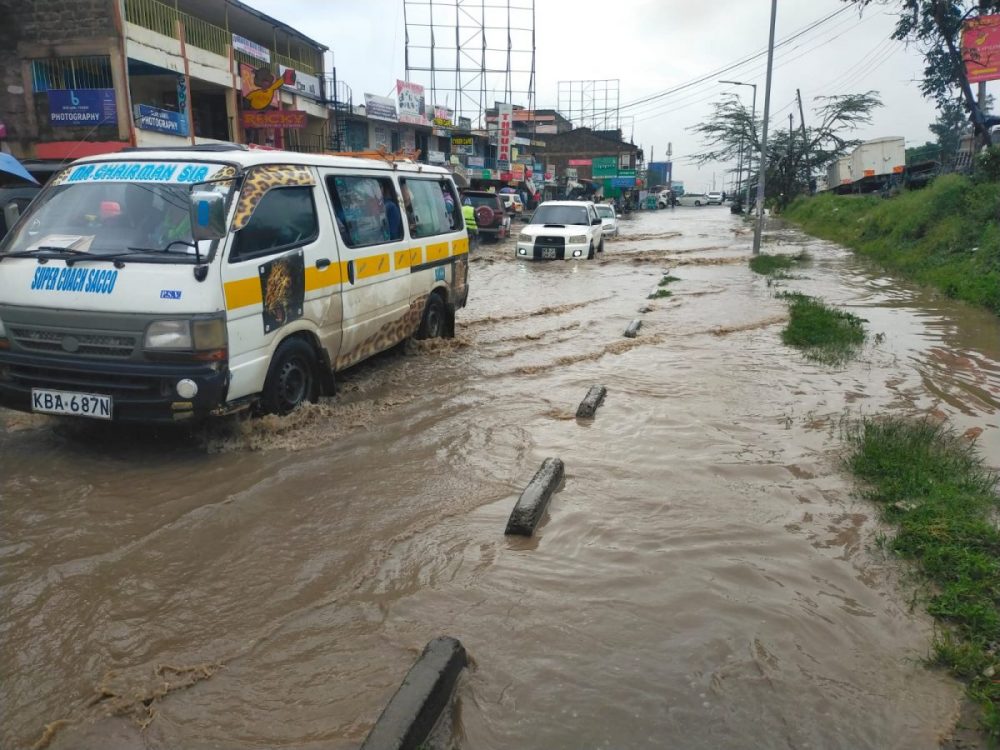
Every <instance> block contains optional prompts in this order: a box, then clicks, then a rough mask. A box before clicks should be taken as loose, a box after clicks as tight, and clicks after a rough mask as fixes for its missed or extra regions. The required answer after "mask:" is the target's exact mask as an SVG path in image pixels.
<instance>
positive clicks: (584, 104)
mask: <svg viewBox="0 0 1000 750" xmlns="http://www.w3.org/2000/svg"><path fill="white" fill-rule="evenodd" d="M619 84H620V79H618V78H610V79H606V80H603V81H559V111H560V112H561V113H562V115H563V117H565V118H566V119H567V120H569V121H570V122H572V123H573V125H574V126H575V127H578V128H590V129H591V130H618V129H619V128H621V127H622V122H621V116H620V114H619V111H620V106H621V97H620V93H619Z"/></svg>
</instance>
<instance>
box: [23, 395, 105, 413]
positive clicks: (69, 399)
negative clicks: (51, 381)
mask: <svg viewBox="0 0 1000 750" xmlns="http://www.w3.org/2000/svg"><path fill="white" fill-rule="evenodd" d="M31 410H32V411H34V412H39V413H42V414H66V415H69V416H72V417H91V418H92V419H111V396H101V395H99V394H96V393H76V392H74V391H49V390H43V389H41V388H32V389H31Z"/></svg>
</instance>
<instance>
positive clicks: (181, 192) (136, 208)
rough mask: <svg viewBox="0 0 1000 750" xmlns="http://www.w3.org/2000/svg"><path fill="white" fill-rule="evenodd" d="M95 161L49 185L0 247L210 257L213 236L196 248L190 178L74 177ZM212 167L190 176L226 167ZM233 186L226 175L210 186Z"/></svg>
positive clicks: (172, 259) (146, 257) (180, 259)
mask: <svg viewBox="0 0 1000 750" xmlns="http://www.w3.org/2000/svg"><path fill="white" fill-rule="evenodd" d="M93 166H94V165H81V166H78V167H74V168H72V171H71V172H70V174H69V175H68V177H67V178H66V179H65V180H64V181H63V182H61V183H60V184H57V185H54V186H50V187H48V188H47V189H45V190H43V191H42V193H40V194H39V196H38V198H37V199H35V201H33V202H32V203H31V205H30V206H29V207H28V212H27V216H25V218H24V220H23V221H21V222H20V223H19V224H18V225H17V229H16V230H14V231H13V232H11V233H10V234H9V235H8V236H7V237H6V238H5V239H4V241H3V244H2V245H0V257H2V256H5V255H6V256H9V255H21V256H24V255H33V254H36V253H37V254H38V256H39V257H43V256H44V255H46V254H50V255H51V254H55V255H57V256H61V255H73V256H80V257H81V258H82V257H85V256H88V255H89V256H93V257H94V259H99V258H101V257H108V258H109V259H110V258H111V257H114V258H115V259H125V260H135V261H150V260H152V261H154V262H166V263H191V262H194V261H195V259H196V257H198V255H200V257H201V259H202V260H205V259H206V258H207V257H208V256H209V253H210V250H211V245H212V244H213V243H212V242H209V241H202V243H201V246H200V247H198V248H197V250H198V252H197V253H196V247H195V242H194V238H193V236H192V230H191V212H190V185H189V184H178V183H176V182H152V181H150V182H145V181H130V182H124V181H114V180H108V181H102V180H88V179H84V178H81V179H77V180H74V175H75V174H76V172H77V170H80V169H81V168H82V167H93ZM99 166H104V165H99ZM137 166H140V167H141V166H142V165H137ZM179 166H183V165H179ZM205 166H207V167H208V168H206V169H202V168H198V170H197V171H196V172H191V173H190V174H191V176H192V180H191V182H195V181H196V180H202V179H208V178H209V177H208V174H209V172H213V173H214V172H218V168H219V167H221V166H223V165H210V166H208V165H205ZM105 174H111V173H110V172H108V173H105ZM124 174H125V175H127V173H124ZM138 174H140V175H141V174H143V173H142V172H141V171H140V172H139V173H138ZM145 174H146V175H150V174H151V173H149V172H147V173H145ZM164 174H166V172H161V173H160V176H161V177H162V176H163V175H164ZM232 186H233V181H232V180H227V181H225V182H216V183H212V184H211V189H214V190H218V191H220V192H223V193H224V194H226V195H228V194H230V193H231V192H232ZM199 189H201V188H199Z"/></svg>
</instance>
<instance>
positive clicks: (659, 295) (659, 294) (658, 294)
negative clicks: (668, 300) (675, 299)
mask: <svg viewBox="0 0 1000 750" xmlns="http://www.w3.org/2000/svg"><path fill="white" fill-rule="evenodd" d="M672 294H673V292H671V291H670V290H669V289H657V290H656V291H655V292H653V293H652V294H651V295H649V296H648V297H647V298H646V299H663V298H664V297H669V296H671V295H672Z"/></svg>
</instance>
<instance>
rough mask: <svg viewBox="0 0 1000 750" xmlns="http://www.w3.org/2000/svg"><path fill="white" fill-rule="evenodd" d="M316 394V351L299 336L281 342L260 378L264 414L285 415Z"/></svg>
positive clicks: (316, 395) (317, 393) (313, 399)
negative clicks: (265, 373) (262, 385)
mask: <svg viewBox="0 0 1000 750" xmlns="http://www.w3.org/2000/svg"><path fill="white" fill-rule="evenodd" d="M318 397H319V378H318V377H317V366H316V354H315V352H313V349H312V347H311V346H309V344H307V343H306V342H305V341H303V340H302V339H288V340H287V341H283V342H282V343H281V345H280V346H279V347H278V350H277V351H276V352H275V353H274V359H273V360H271V367H270V369H269V370H268V371H267V378H266V379H265V380H264V391H263V392H262V394H261V406H262V407H263V410H264V412H265V413H266V414H278V415H279V416H280V415H285V414H289V413H291V412H293V411H295V410H296V409H297V408H299V407H300V406H302V404H304V403H305V402H306V401H316V399H317V398H318Z"/></svg>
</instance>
